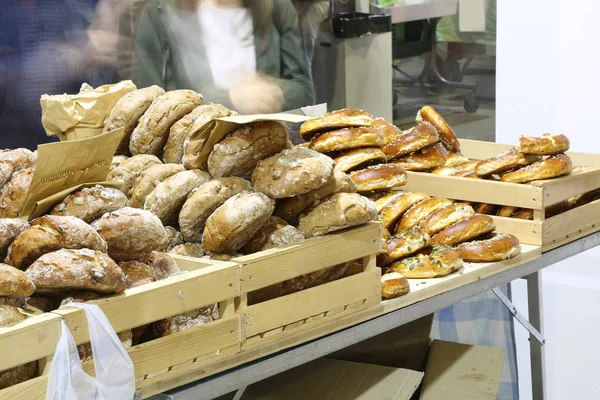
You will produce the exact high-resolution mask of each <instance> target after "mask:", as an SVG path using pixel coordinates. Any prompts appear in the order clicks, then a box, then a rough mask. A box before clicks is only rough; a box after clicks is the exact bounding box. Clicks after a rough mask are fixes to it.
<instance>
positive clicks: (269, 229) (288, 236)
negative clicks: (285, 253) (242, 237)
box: [240, 216, 304, 254]
mask: <svg viewBox="0 0 600 400" xmlns="http://www.w3.org/2000/svg"><path fill="white" fill-rule="evenodd" d="M302 241H304V235H303V234H302V232H300V231H299V230H298V229H296V228H294V227H293V226H291V225H288V223H287V222H285V221H284V220H283V219H282V218H279V217H275V216H272V217H271V218H269V220H268V221H267V222H266V223H265V224H264V225H263V226H262V227H261V228H260V229H259V230H258V232H256V234H255V235H254V237H253V238H252V239H250V241H249V242H248V243H246V244H245V245H244V247H242V249H241V250H240V251H241V252H242V253H243V254H253V253H258V252H259V251H263V250H268V249H273V248H276V247H282V246H287V245H290V244H295V243H300V242H302Z"/></svg>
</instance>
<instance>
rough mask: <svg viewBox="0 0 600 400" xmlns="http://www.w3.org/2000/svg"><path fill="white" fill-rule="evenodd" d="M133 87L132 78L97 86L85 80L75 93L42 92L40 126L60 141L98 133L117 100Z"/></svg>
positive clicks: (87, 136) (133, 88)
mask: <svg viewBox="0 0 600 400" xmlns="http://www.w3.org/2000/svg"><path fill="white" fill-rule="evenodd" d="M136 89H137V88H136V87H135V85H134V84H133V82H131V81H122V82H119V83H116V84H114V85H103V86H99V87H97V88H96V89H94V88H92V87H91V86H90V85H88V84H87V83H84V84H83V85H82V86H81V90H80V91H79V93H78V94H74V95H70V94H60V95H53V96H51V95H47V94H44V95H42V97H41V99H40V104H41V106H42V125H43V126H44V129H45V130H46V134H47V135H48V136H57V137H58V138H59V139H60V140H61V141H66V140H77V139H87V138H90V137H94V136H97V135H100V134H101V133H102V127H103V126H104V121H105V120H106V118H107V117H108V115H109V114H110V112H111V111H112V109H113V108H114V107H115V104H116V103H117V101H119V99H120V98H121V97H123V96H124V95H126V94H127V93H130V92H133V91H134V90H136Z"/></svg>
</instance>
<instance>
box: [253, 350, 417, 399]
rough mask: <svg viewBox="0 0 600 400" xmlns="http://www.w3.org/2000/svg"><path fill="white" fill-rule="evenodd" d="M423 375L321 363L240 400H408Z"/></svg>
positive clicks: (286, 374) (279, 377)
mask: <svg viewBox="0 0 600 400" xmlns="http://www.w3.org/2000/svg"><path fill="white" fill-rule="evenodd" d="M422 379H423V373H422V372H418V371H411V370H407V369H400V368H390V367H382V366H379V365H370V364H361V363H353V362H348V361H338V360H331V359H326V358H323V359H320V360H316V361H313V362H311V363H308V364H304V365H302V366H300V367H298V368H294V369H292V370H290V371H287V372H284V373H283V374H280V375H277V376H275V377H272V378H270V379H267V380H265V381H262V382H259V383H257V384H254V385H252V386H250V387H249V388H248V389H247V390H246V392H245V393H244V395H243V396H242V400H283V399H285V400H306V399H319V400H320V399H323V400H325V399H326V400H374V399H386V400H409V399H410V398H411V396H412V395H413V393H414V392H415V391H416V390H417V388H418V387H419V385H420V384H421V380H422Z"/></svg>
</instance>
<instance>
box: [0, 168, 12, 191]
mask: <svg viewBox="0 0 600 400" xmlns="http://www.w3.org/2000/svg"><path fill="white" fill-rule="evenodd" d="M12 174H13V169H12V167H11V166H10V165H8V163H6V162H4V161H0V193H2V187H3V186H4V185H5V184H6V182H8V181H9V180H10V178H11V177H12Z"/></svg>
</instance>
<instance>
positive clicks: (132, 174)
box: [106, 154, 162, 196]
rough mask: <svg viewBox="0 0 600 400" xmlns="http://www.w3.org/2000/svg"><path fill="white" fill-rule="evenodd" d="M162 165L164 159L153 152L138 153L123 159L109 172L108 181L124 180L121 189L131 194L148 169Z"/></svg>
mask: <svg viewBox="0 0 600 400" xmlns="http://www.w3.org/2000/svg"><path fill="white" fill-rule="evenodd" d="M155 165H162V161H160V159H159V158H158V157H156V156H155V155H153V154H138V155H135V156H133V157H130V158H128V159H126V160H123V162H121V164H119V166H118V167H116V168H114V169H113V170H112V171H110V172H109V173H108V176H107V177H106V180H107V181H123V186H122V187H121V191H122V192H123V193H125V194H126V195H128V196H129V195H130V194H131V189H133V187H134V186H135V183H136V181H137V179H138V177H139V176H140V175H141V174H142V173H143V172H144V171H146V170H147V169H149V168H151V167H153V166H155Z"/></svg>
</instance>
